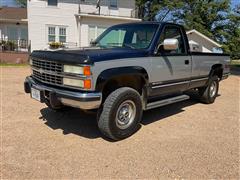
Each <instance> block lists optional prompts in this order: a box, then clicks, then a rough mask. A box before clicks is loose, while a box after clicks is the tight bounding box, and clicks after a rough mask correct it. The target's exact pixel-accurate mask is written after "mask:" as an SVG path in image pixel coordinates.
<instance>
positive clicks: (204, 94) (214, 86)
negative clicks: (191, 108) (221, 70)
mask: <svg viewBox="0 0 240 180" xmlns="http://www.w3.org/2000/svg"><path fill="white" fill-rule="evenodd" d="M218 89H219V80H218V77H217V76H213V77H211V78H210V79H209V82H208V86H206V87H201V88H199V89H198V91H199V95H200V100H201V101H202V102H203V103H205V104H212V103H214V101H215V99H216V97H217V95H218Z"/></svg>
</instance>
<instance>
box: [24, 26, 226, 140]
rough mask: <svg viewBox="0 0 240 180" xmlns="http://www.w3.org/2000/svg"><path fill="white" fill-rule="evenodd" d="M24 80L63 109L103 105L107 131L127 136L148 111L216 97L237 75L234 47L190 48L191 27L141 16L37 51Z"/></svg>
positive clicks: (32, 92)
mask: <svg viewBox="0 0 240 180" xmlns="http://www.w3.org/2000/svg"><path fill="white" fill-rule="evenodd" d="M29 63H30V65H31V69H32V74H31V75H30V76H28V77H27V78H26V80H25V82H24V88H25V92H26V93H29V94H30V95H31V97H32V98H33V99H36V100H38V101H40V102H41V103H46V105H47V106H49V107H50V108H51V109H54V110H56V111H61V110H62V108H64V107H66V106H71V107H75V108H80V109H83V110H85V111H88V110H97V114H98V115H97V123H98V127H99V129H100V131H101V132H102V133H103V134H104V135H105V136H107V137H109V138H111V139H113V140H121V139H124V138H127V137H129V136H131V135H132V134H133V133H134V132H136V131H137V129H138V128H137V127H138V126H139V123H140V121H141V119H142V112H143V111H145V110H149V109H152V108H157V107H160V106H164V105H168V104H171V103H176V102H180V101H184V100H187V99H189V98H190V97H189V96H188V95H187V91H189V90H191V89H194V90H195V91H197V92H198V94H199V99H200V100H201V102H203V103H206V104H211V103H213V102H214V101H215V98H216V97H217V95H218V89H219V82H220V81H221V80H223V79H226V78H227V77H228V75H229V63H230V57H229V55H227V54H216V53H201V52H190V48H189V43H188V38H187V35H186V32H185V30H184V28H183V27H182V26H180V25H177V24H172V23H157V22H141V23H129V24H120V25H115V26H113V27H110V28H109V29H107V30H106V31H105V32H104V33H103V34H101V35H100V36H99V37H98V38H97V39H96V40H95V41H94V42H91V47H86V48H79V49H62V50H57V51H33V52H32V54H31V56H30V60H29Z"/></svg>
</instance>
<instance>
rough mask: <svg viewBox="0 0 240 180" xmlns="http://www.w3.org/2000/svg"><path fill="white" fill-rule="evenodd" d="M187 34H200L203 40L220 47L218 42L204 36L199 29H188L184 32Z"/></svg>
mask: <svg viewBox="0 0 240 180" xmlns="http://www.w3.org/2000/svg"><path fill="white" fill-rule="evenodd" d="M186 33H187V34H192V33H195V34H196V35H198V36H200V37H201V38H204V39H205V40H207V41H209V42H210V43H212V44H213V45H214V46H217V47H219V48H220V47H222V46H221V45H220V44H218V43H217V42H215V41H214V40H212V39H210V38H209V37H207V36H205V35H204V34H202V33H200V32H199V31H197V30H196V29H193V30H190V31H187V32H186Z"/></svg>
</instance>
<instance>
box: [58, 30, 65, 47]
mask: <svg viewBox="0 0 240 180" xmlns="http://www.w3.org/2000/svg"><path fill="white" fill-rule="evenodd" d="M59 42H63V43H65V42H66V28H64V27H60V28H59Z"/></svg>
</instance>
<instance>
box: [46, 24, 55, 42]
mask: <svg viewBox="0 0 240 180" xmlns="http://www.w3.org/2000/svg"><path fill="white" fill-rule="evenodd" d="M55 41H56V27H48V42H55Z"/></svg>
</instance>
